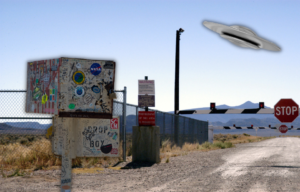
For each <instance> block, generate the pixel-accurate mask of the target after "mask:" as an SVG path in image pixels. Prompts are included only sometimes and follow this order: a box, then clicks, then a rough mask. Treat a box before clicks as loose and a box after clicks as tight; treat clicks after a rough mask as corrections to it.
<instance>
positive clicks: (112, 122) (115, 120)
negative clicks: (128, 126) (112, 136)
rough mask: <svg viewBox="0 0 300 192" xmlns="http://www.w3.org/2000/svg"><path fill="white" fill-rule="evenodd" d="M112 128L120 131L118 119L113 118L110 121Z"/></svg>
mask: <svg viewBox="0 0 300 192" xmlns="http://www.w3.org/2000/svg"><path fill="white" fill-rule="evenodd" d="M110 128H111V129H118V118H113V119H111V120H110Z"/></svg>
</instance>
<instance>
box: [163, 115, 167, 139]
mask: <svg viewBox="0 0 300 192" xmlns="http://www.w3.org/2000/svg"><path fill="white" fill-rule="evenodd" d="M165 138H166V114H165V113H164V119H163V140H165Z"/></svg>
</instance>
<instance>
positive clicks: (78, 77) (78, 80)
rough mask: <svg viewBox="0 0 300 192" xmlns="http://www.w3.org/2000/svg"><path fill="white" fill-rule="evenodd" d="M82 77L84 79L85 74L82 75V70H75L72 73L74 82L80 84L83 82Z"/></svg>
mask: <svg viewBox="0 0 300 192" xmlns="http://www.w3.org/2000/svg"><path fill="white" fill-rule="evenodd" d="M84 79H85V76H84V73H83V72H82V71H76V72H75V73H74V74H73V81H74V82H75V83H76V84H82V83H83V82H84Z"/></svg>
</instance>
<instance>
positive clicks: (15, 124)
mask: <svg viewBox="0 0 300 192" xmlns="http://www.w3.org/2000/svg"><path fill="white" fill-rule="evenodd" d="M5 124H7V125H10V126H12V127H19V128H33V129H48V128H49V127H50V126H51V125H52V123H51V124H40V123H38V122H5Z"/></svg>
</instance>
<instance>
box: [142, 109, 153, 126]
mask: <svg viewBox="0 0 300 192" xmlns="http://www.w3.org/2000/svg"><path fill="white" fill-rule="evenodd" d="M139 126H155V111H139Z"/></svg>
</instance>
